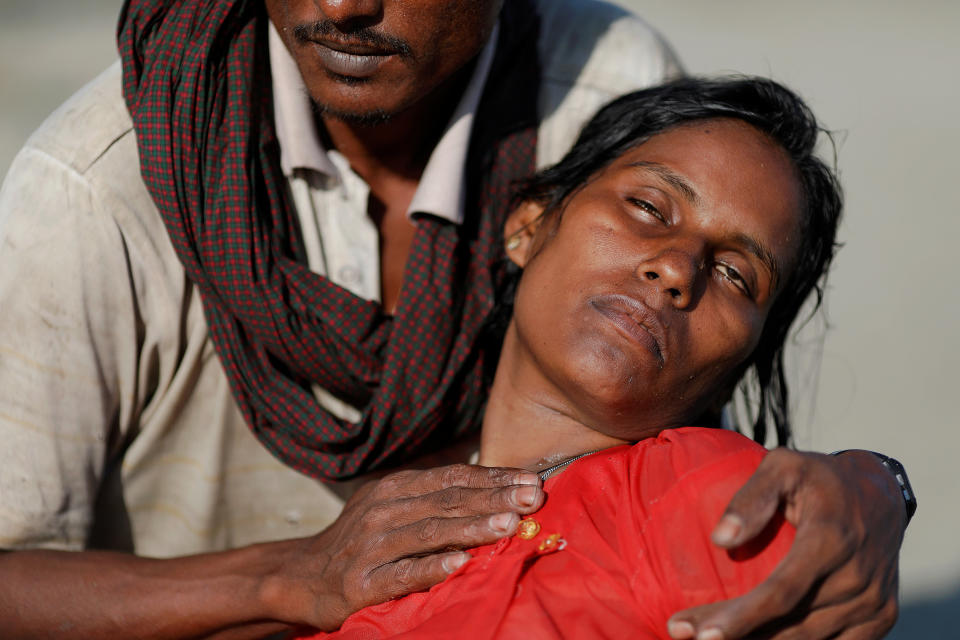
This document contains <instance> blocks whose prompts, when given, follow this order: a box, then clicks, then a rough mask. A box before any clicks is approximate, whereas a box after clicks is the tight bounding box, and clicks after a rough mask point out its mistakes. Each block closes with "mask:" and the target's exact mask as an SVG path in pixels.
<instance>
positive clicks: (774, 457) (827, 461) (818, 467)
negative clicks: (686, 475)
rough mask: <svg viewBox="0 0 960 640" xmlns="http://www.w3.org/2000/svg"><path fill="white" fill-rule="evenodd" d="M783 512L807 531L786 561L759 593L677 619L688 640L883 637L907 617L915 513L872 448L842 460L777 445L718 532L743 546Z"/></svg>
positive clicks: (677, 633)
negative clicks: (910, 517) (902, 556)
mask: <svg viewBox="0 0 960 640" xmlns="http://www.w3.org/2000/svg"><path fill="white" fill-rule="evenodd" d="M779 508H782V509H783V511H784V514H785V515H786V518H787V520H788V521H790V522H791V523H793V524H794V525H795V526H796V527H797V534H796V539H795V541H794V544H793V547H792V548H791V550H790V552H789V553H788V554H787V556H786V558H784V559H783V561H782V562H781V563H780V564H779V565H778V566H777V568H776V569H775V570H774V572H773V573H772V574H771V576H770V577H769V578H768V579H767V580H766V581H764V582H763V583H762V584H760V585H759V586H758V587H757V588H756V589H754V590H753V591H751V592H750V593H748V594H746V595H744V596H742V597H740V598H735V599H733V600H728V601H726V602H719V603H714V604H710V605H704V606H702V607H696V608H693V609H688V610H686V611H682V612H679V613H677V614H675V615H674V616H673V617H672V618H671V620H670V626H669V629H670V635H671V636H672V637H673V638H676V639H678V640H683V639H687V638H694V637H695V638H697V640H721V639H724V640H732V639H733V638H743V637H746V636H747V635H748V634H750V633H752V632H754V631H758V630H759V631H762V632H763V633H764V634H765V635H763V636H762V637H765V638H773V639H780V638H809V639H817V640H819V639H820V638H838V639H840V640H867V639H876V638H882V637H883V636H884V634H886V633H887V632H888V631H889V630H890V629H891V628H892V627H893V625H894V623H895V622H896V619H897V612H898V605H897V580H898V560H899V551H900V544H901V542H902V541H903V534H904V531H905V529H906V525H907V514H906V509H905V508H904V502H903V498H902V497H901V493H900V487H899V486H898V485H897V483H896V481H895V480H894V478H893V476H892V474H891V473H890V472H889V471H888V470H887V468H886V467H884V466H883V464H882V463H881V462H880V461H879V460H878V459H877V457H876V456H874V455H872V454H871V453H869V452H865V451H849V452H845V453H842V454H840V455H837V456H828V455H823V454H817V453H804V452H797V451H789V450H786V449H777V450H775V451H772V452H771V453H770V454H769V455H767V456H766V457H765V458H764V460H763V462H762V463H761V465H760V467H759V468H758V469H757V471H756V473H755V474H754V475H753V476H752V477H751V479H750V480H749V481H748V482H747V484H746V485H744V486H743V488H742V489H741V490H740V491H739V492H738V493H737V494H736V496H734V498H733V499H732V500H731V501H730V504H729V506H728V507H727V510H726V512H725V513H724V516H723V517H722V518H721V520H720V522H719V524H718V525H717V527H716V529H715V530H714V532H713V540H714V542H715V543H717V544H718V545H720V546H722V547H726V548H730V549H732V548H736V547H739V546H741V545H743V544H744V543H745V542H747V541H749V540H751V539H753V538H755V537H756V536H757V535H758V534H759V533H760V532H761V531H762V530H763V529H764V527H765V526H766V524H767V523H768V522H769V521H770V519H771V518H772V517H773V515H774V514H775V513H776V511H777V509H779Z"/></svg>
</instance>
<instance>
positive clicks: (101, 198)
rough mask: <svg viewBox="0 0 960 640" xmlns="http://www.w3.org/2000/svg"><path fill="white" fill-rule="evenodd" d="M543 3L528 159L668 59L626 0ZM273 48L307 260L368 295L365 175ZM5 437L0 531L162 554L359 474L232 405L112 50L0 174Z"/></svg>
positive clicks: (280, 512)
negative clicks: (306, 469) (274, 451)
mask: <svg viewBox="0 0 960 640" xmlns="http://www.w3.org/2000/svg"><path fill="white" fill-rule="evenodd" d="M540 6H541V10H542V14H543V16H542V18H543V19H542V26H541V40H540V50H541V56H542V62H543V71H544V79H543V84H542V86H541V90H540V108H541V112H542V114H543V120H542V123H541V127H540V131H539V142H538V144H539V146H538V161H539V162H540V164H541V165H542V164H545V163H548V162H552V161H555V160H556V159H558V158H559V157H560V155H562V153H563V152H564V151H565V150H566V148H567V147H568V146H569V145H570V144H571V142H572V140H573V139H574V137H575V136H576V133H577V132H578V130H579V127H580V125H581V124H582V122H583V121H584V120H585V119H586V118H588V117H589V116H590V115H592V113H593V112H594V111H595V110H596V108H597V107H598V106H600V105H601V104H602V103H604V102H606V101H607V100H608V99H609V98H611V97H613V96H614V95H616V94H619V93H622V92H624V91H627V90H630V89H634V88H637V87H642V86H646V85H649V84H652V83H655V82H658V81H660V80H661V79H663V78H664V77H667V76H669V75H674V74H676V73H678V72H679V68H678V66H677V63H676V61H675V59H674V57H673V55H672V53H671V52H670V51H669V49H668V48H667V47H666V46H665V45H664V43H663V42H662V41H661V40H660V39H659V37H658V36H657V35H656V34H655V33H653V32H652V31H651V30H650V28H649V27H648V26H647V25H645V24H644V23H643V22H642V21H640V20H639V19H637V18H635V17H633V16H631V15H629V14H627V13H626V12H625V11H623V10H621V9H618V8H615V7H613V6H611V5H605V4H599V3H595V2H593V1H591V0H541V2H540ZM271 54H272V65H273V71H274V77H275V83H277V85H278V86H275V89H276V96H275V103H276V104H275V106H276V112H277V125H278V134H279V136H280V142H281V149H282V154H283V155H282V161H283V164H284V171H285V173H286V175H287V179H288V184H289V187H290V191H291V193H292V194H293V199H294V203H295V206H296V209H297V213H298V216H299V217H300V222H301V228H302V229H303V230H304V240H305V243H306V244H307V249H308V255H309V263H310V267H311V268H312V269H314V270H316V271H318V272H321V273H325V274H327V275H328V277H330V278H331V279H333V280H334V281H336V282H338V283H340V284H342V285H343V286H345V287H347V288H349V289H351V290H352V291H354V292H356V293H357V294H358V295H362V296H364V297H367V298H371V299H376V298H377V297H378V295H379V290H380V286H379V282H378V281H377V280H378V278H379V248H378V246H377V235H376V230H375V227H373V225H372V222H371V221H370V220H369V218H367V215H366V204H367V203H366V200H367V198H366V194H367V193H368V189H367V187H366V185H365V184H364V183H363V181H362V180H361V179H360V178H359V176H357V175H356V174H355V173H354V172H353V171H352V170H351V169H350V167H349V165H348V163H346V162H345V161H344V158H343V157H342V156H340V155H339V154H337V153H336V152H335V151H327V150H324V149H323V146H322V145H321V144H320V140H319V138H318V136H317V135H316V131H315V129H314V128H313V126H314V125H313V118H312V116H311V114H310V107H309V103H308V102H306V97H305V94H304V92H303V89H302V86H301V85H300V83H299V79H298V77H297V75H296V72H295V69H294V70H293V71H294V73H293V74H292V75H291V73H290V70H291V69H290V67H289V63H290V60H289V56H287V57H286V58H284V55H283V54H284V52H283V51H282V48H281V49H280V50H277V47H276V44H275V43H274V44H272V45H271ZM490 55H492V45H491V46H490V47H488V49H486V50H485V51H484V53H483V56H490ZM285 64H286V65H287V67H286V68H284V66H283V65H285ZM487 73H488V70H487V69H486V68H485V65H484V64H478V65H477V68H476V70H475V75H474V78H473V81H472V83H471V89H470V90H468V91H467V92H466V93H465V95H464V97H463V100H462V101H461V104H460V106H459V107H458V109H457V113H456V114H455V116H454V118H453V119H452V121H451V123H450V126H449V127H448V129H447V131H446V134H445V135H444V137H443V140H442V142H441V143H440V144H438V146H437V148H436V149H435V151H434V154H433V155H432V156H431V158H430V160H429V163H428V168H427V171H426V172H425V174H424V176H423V179H422V181H421V185H420V188H419V189H418V191H417V193H416V195H415V197H414V200H413V202H412V204H411V210H415V211H423V212H427V213H430V214H432V215H442V216H445V217H448V218H449V219H451V220H457V219H458V218H457V216H460V215H462V210H463V196H462V191H463V190H462V184H463V158H464V156H465V153H466V139H467V137H468V135H469V130H470V119H471V118H472V115H471V114H472V113H473V111H474V110H475V107H476V103H477V100H478V99H479V95H480V94H481V92H482V87H483V84H484V82H485V79H486V75H487ZM284 82H286V85H284V84H283V83H284ZM474 87H476V95H472V94H471V92H472V91H473V88H474ZM448 141H449V142H448ZM318 393H321V394H322V391H318ZM331 408H332V410H334V411H336V412H338V413H341V415H349V412H350V411H351V410H352V408H351V407H348V406H345V405H343V406H339V407H334V406H332V405H331ZM0 442H2V443H3V446H2V447H0V547H3V548H27V547H45V548H58V549H81V548H84V547H88V546H98V547H109V548H117V549H127V550H134V551H136V552H138V553H140V554H142V555H146V556H160V557H162V556H173V555H183V554H187V553H195V552H202V551H208V550H214V549H222V548H228V547H235V546H239V545H243V544H248V543H252V542H257V541H263V540H272V539H280V538H288V537H293V536H300V535H307V534H310V533H314V532H316V531H317V530H319V529H321V528H323V527H325V526H326V525H327V524H329V523H330V522H331V521H332V520H333V519H334V518H335V517H336V516H337V514H338V513H339V510H340V508H341V506H342V499H343V496H345V495H348V494H349V493H350V491H352V488H353V486H354V485H355V483H342V484H339V485H321V484H320V483H317V482H314V481H313V480H310V479H308V478H306V477H303V476H300V475H299V474H297V473H295V472H293V471H291V470H290V469H287V468H286V467H284V466H283V465H282V464H280V463H279V462H278V461H276V460H275V459H274V458H273V457H272V456H271V455H270V454H269V453H267V451H266V450H265V449H263V448H262V447H261V446H260V444H259V443H258V441H257V440H256V439H255V438H254V436H253V435H252V434H251V433H250V431H249V429H248V428H247V427H246V425H245V424H244V422H243V420H242V417H241V416H240V413H239V410H238V409H237V406H236V404H235V402H234V401H233V398H232V396H231V394H230V389H229V385H228V383H227V379H226V376H225V374H224V372H223V368H222V366H221V365H220V362H219V360H218V359H217V356H216V354H215V352H214V350H213V347H212V344H211V343H210V341H209V339H208V335H207V326H206V322H205V320H204V316H203V310H202V306H201V303H200V298H199V295H198V294H197V292H196V290H195V289H194V287H193V286H192V285H191V284H190V282H189V281H188V280H187V278H186V276H185V274H184V271H183V268H182V266H181V265H180V263H179V261H178V259H177V257H176V255H175V253H174V251H173V248H172V247H171V245H170V242H169V239H168V237H167V234H166V230H165V229H164V227H163V224H162V221H161V220H160V216H159V214H158V212H157V210H156V208H155V207H154V205H153V202H152V200H151V199H150V196H149V194H148V193H147V191H146V189H145V187H144V185H143V181H142V179H141V178H140V174H139V161H138V155H137V148H136V141H135V137H134V134H133V131H132V129H131V122H130V117H129V115H128V113H127V111H126V108H125V106H124V102H123V98H122V95H121V87H120V71H119V66H118V65H114V66H113V67H111V68H110V69H108V70H107V71H106V72H105V73H104V74H102V75H101V76H100V77H99V78H97V79H96V80H94V81H93V82H92V83H91V84H89V85H88V86H87V87H85V88H84V89H82V90H81V91H80V92H79V93H78V94H77V95H75V96H74V97H73V98H71V99H70V100H69V101H68V102H67V103H66V104H64V105H63V106H62V107H61V108H60V109H59V110H57V112H55V113H54V114H53V115H52V116H51V117H50V118H49V119H48V120H47V121H46V122H45V123H44V124H43V125H42V126H41V128H40V129H39V130H38V131H37V132H36V133H35V134H34V135H33V136H32V137H31V139H30V140H29V141H28V142H27V144H26V145H25V146H24V148H23V150H22V151H21V152H20V154H19V155H18V156H17V158H16V159H15V160H14V163H13V165H12V166H11V169H10V172H9V174H8V175H7V178H6V180H5V181H4V184H3V187H2V188H0ZM455 455H461V456H462V455H463V454H462V453H458V454H455Z"/></svg>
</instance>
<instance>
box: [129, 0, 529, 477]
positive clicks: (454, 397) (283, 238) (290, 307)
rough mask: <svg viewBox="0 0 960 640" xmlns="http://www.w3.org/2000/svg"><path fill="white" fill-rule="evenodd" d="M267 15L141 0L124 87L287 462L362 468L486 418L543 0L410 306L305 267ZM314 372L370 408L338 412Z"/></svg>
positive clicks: (497, 92) (507, 58)
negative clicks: (462, 212) (487, 376)
mask: <svg viewBox="0 0 960 640" xmlns="http://www.w3.org/2000/svg"><path fill="white" fill-rule="evenodd" d="M266 25H267V19H266V15H265V11H264V7H263V1H262V0H128V1H127V2H126V4H125V5H124V8H123V12H122V13H121V16H120V24H119V33H118V37H119V46H120V53H121V58H122V61H123V90H124V97H125V98H126V102H127V106H128V108H129V110H130V113H131V116H132V118H133V123H134V128H135V130H136V134H137V144H138V148H139V152H140V165H141V172H142V174H143V179H144V182H145V183H146V186H147V189H148V190H149V192H150V194H151V195H152V196H153V200H154V202H155V203H156V205H157V208H158V209H159V211H160V215H161V216H162V217H163V220H164V223H165V225H166V227H167V231H168V233H169V236H170V240H171V242H172V243H173V247H174V249H175V250H176V252H177V255H178V256H179V258H180V260H181V262H182V263H183V265H184V268H185V269H186V273H187V275H188V277H189V278H190V280H191V281H192V282H194V283H195V284H196V286H197V287H198V288H199V291H200V294H201V297H202V299H203V306H204V311H205V314H206V319H207V323H208V325H209V328H210V335H211V338H212V340H213V344H214V346H215V348H216V351H217V354H218V355H219V357H220V360H221V362H222V363H223V366H224V369H225V371H226V373H227V377H228V379H229V381H230V386H231V389H232V390H233V394H234V397H235V398H236V400H237V403H238V405H239V406H240V409H241V411H242V413H243V415H244V418H245V419H246V421H247V423H248V424H249V425H250V427H251V428H252V429H253V431H254V433H255V434H256V435H257V437H258V438H259V439H260V440H261V441H262V442H263V444H264V445H265V446H266V447H267V448H268V449H270V451H272V452H273V453H274V455H276V456H277V457H278V458H279V459H280V460H282V461H283V462H285V463H286V464H288V465H290V466H292V467H293V468H295V469H298V470H299V471H302V472H304V473H306V474H308V475H311V476H314V477H317V478H321V479H337V478H346V477H350V476H353V475H355V474H358V473H361V472H364V471H369V470H372V469H375V468H378V467H381V466H385V465H387V464H390V463H395V462H397V461H398V460H401V459H403V458H404V457H407V456H409V455H410V454H412V453H414V452H416V451H417V450H418V449H422V448H424V447H426V446H432V445H433V444H436V443H438V442H440V441H443V440H447V439H449V438H451V437H456V436H460V435H462V434H463V433H465V432H467V431H468V430H470V429H472V428H475V427H476V426H477V425H478V424H479V420H480V416H481V413H482V409H483V405H484V400H485V397H486V389H485V388H484V382H483V375H482V372H483V371H484V368H485V366H487V367H489V366H490V364H491V362H492V361H495V359H496V357H497V356H498V354H497V353H494V352H493V348H491V349H482V348H479V342H478V341H479V340H480V337H481V335H482V331H483V325H484V322H485V320H486V319H487V318H488V316H489V314H490V311H491V309H492V307H493V305H494V299H495V297H496V291H497V289H498V287H499V286H500V281H501V278H502V275H501V273H500V268H499V265H500V264H501V261H502V259H503V253H502V235H501V234H502V231H501V230H502V225H503V222H504V219H505V216H506V213H507V206H508V204H509V193H510V188H511V184H512V182H513V181H514V180H516V179H517V178H520V177H523V176H525V175H527V174H529V173H530V172H531V171H532V170H533V169H534V156H535V147H536V124H535V123H536V113H535V111H536V106H535V102H536V88H537V87H538V86H539V81H538V77H537V75H536V74H537V62H536V34H537V32H536V30H537V28H538V25H537V19H536V16H535V15H534V10H533V8H532V5H531V4H529V2H528V0H509V1H508V2H507V3H506V4H505V7H504V13H503V14H502V16H501V36H500V41H499V42H498V47H497V54H496V57H495V60H494V63H493V65H494V66H493V68H492V70H491V75H490V81H489V82H488V87H487V90H486V91H485V95H484V98H483V100H482V103H481V106H480V109H479V112H478V116H477V118H476V120H477V122H478V125H477V128H476V129H475V131H474V136H473V142H472V147H471V150H470V154H469V158H468V171H469V173H468V175H469V176H474V177H475V176H479V177H480V179H479V180H476V181H475V182H477V184H474V185H471V187H470V189H471V191H470V193H469V197H468V201H469V202H471V203H478V205H479V206H477V207H476V208H473V209H468V211H467V216H466V221H465V223H464V224H463V225H461V226H459V227H458V226H457V225H453V224H450V223H448V222H445V221H441V220H439V219H437V218H434V217H431V216H420V217H419V218H418V223H417V230H416V234H415V238H414V240H413V244H412V247H411V249H410V254H409V257H408V261H407V266H406V272H405V273H404V281H403V290H402V293H401V296H400V299H399V302H398V304H397V309H396V313H395V315H394V316H393V317H391V316H388V315H386V314H384V313H383V311H382V310H381V308H380V306H379V305H378V304H375V303H373V302H370V301H367V300H363V299H361V298H358V297H356V296H354V295H353V294H351V293H349V292H348V291H346V290H344V289H342V288H340V287H339V286H337V285H335V284H333V283H332V282H330V281H329V280H327V279H326V278H323V277H321V276H319V275H317V274H316V273H314V272H312V271H310V270H309V269H308V268H307V267H306V266H305V260H304V256H303V249H302V245H301V243H300V240H299V235H298V228H297V223H296V220H295V217H296V216H295V214H294V209H293V207H292V204H291V203H290V201H289V195H288V193H287V191H286V183H285V179H284V176H283V173H282V171H281V169H280V163H279V148H278V145H277V140H276V135H275V132H274V128H273V112H272V109H273V105H272V100H273V98H272V95H271V92H270V87H271V83H270V75H269V61H268V59H267V45H266ZM518 67H519V68H518ZM507 69H509V72H508V71H507ZM494 348H496V347H494ZM491 359H493V360H491ZM311 383H315V384H318V385H320V386H321V387H323V388H324V389H326V390H328V391H330V392H331V393H333V394H334V395H335V396H337V397H339V398H341V399H344V400H346V401H348V402H350V403H351V404H354V405H356V406H360V407H363V416H362V419H361V420H360V421H359V422H358V423H351V422H347V421H344V420H340V419H338V418H336V417H335V416H333V415H332V414H330V413H329V412H328V411H326V410H324V409H323V407H321V405H320V404H319V403H318V401H317V399H316V397H315V396H314V394H313V393H312V392H311V391H310V384H311Z"/></svg>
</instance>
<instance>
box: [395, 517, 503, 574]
mask: <svg viewBox="0 0 960 640" xmlns="http://www.w3.org/2000/svg"><path fill="white" fill-rule="evenodd" d="M519 522H520V516H518V515H517V514H515V513H509V512H507V513H498V514H494V515H489V516H488V515H484V516H471V517H468V518H424V519H422V520H417V521H416V522H412V523H410V524H407V525H404V526H402V527H398V528H396V529H393V530H392V531H390V532H389V533H387V534H386V535H384V536H383V540H382V547H383V548H384V549H388V550H389V557H388V558H385V561H386V563H389V562H390V561H392V560H393V559H395V558H402V557H408V556H410V557H412V556H423V555H426V554H433V553H436V552H438V551H448V550H451V549H468V548H471V547H478V546H481V545H485V544H490V543H493V542H496V541H497V540H499V539H500V538H502V537H504V536H508V535H511V534H513V533H514V532H515V531H516V530H517V524H518V523H519Z"/></svg>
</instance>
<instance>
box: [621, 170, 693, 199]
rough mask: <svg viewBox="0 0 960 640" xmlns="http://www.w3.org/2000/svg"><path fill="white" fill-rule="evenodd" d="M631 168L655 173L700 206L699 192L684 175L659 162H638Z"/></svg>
mask: <svg viewBox="0 0 960 640" xmlns="http://www.w3.org/2000/svg"><path fill="white" fill-rule="evenodd" d="M627 166H629V167H637V168H640V169H646V170H647V171H650V172H651V173H655V174H656V175H657V176H659V177H660V179H661V180H663V181H664V182H666V183H667V184H669V185H670V186H672V187H673V188H675V189H676V190H677V191H679V192H680V194H681V195H682V196H683V197H684V199H685V200H687V201H688V202H689V203H690V204H692V205H695V206H696V205H699V204H700V194H698V193H697V190H696V189H694V188H693V185H692V184H690V183H689V182H688V181H687V179H686V178H684V177H683V176H682V175H680V174H679V173H677V172H676V171H674V170H673V169H671V168H670V167H668V166H666V165H662V164H660V163H659V162H648V161H645V160H638V161H636V162H631V163H630V164H629V165H627Z"/></svg>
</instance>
